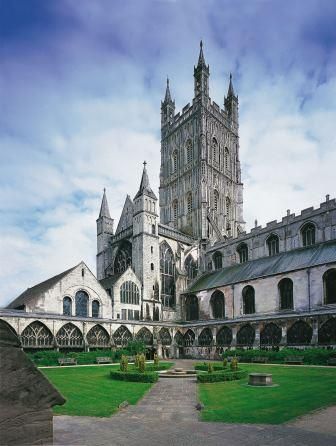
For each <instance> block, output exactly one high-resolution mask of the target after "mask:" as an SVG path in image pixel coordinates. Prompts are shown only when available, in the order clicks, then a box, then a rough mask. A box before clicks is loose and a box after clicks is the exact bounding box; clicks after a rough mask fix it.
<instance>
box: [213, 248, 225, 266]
mask: <svg viewBox="0 0 336 446" xmlns="http://www.w3.org/2000/svg"><path fill="white" fill-rule="evenodd" d="M212 258H213V262H214V265H215V269H222V268H223V254H222V253H221V252H220V251H216V252H215V253H214V255H213V256H212Z"/></svg>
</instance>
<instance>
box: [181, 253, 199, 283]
mask: <svg viewBox="0 0 336 446" xmlns="http://www.w3.org/2000/svg"><path fill="white" fill-rule="evenodd" d="M184 267H185V269H186V271H187V276H188V279H189V280H193V279H195V277H196V276H197V271H198V265H197V262H196V260H194V258H193V256H192V255H191V254H189V255H188V257H187V258H186V259H185V262H184Z"/></svg>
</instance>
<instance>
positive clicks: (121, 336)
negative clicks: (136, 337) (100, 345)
mask: <svg viewBox="0 0 336 446" xmlns="http://www.w3.org/2000/svg"><path fill="white" fill-rule="evenodd" d="M132 338H133V336H132V334H131V332H130V331H129V329H128V328H127V327H125V326H124V325H121V326H120V327H119V328H117V330H116V331H115V332H114V334H113V340H114V343H115V345H116V346H117V347H125V346H126V345H127V344H128V342H129V341H131V340H132Z"/></svg>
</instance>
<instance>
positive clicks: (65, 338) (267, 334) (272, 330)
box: [6, 315, 336, 357]
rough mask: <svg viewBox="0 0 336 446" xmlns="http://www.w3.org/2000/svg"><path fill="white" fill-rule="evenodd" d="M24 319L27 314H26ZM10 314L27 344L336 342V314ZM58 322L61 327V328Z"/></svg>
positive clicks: (211, 352) (218, 348)
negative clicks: (142, 317)
mask: <svg viewBox="0 0 336 446" xmlns="http://www.w3.org/2000/svg"><path fill="white" fill-rule="evenodd" d="M22 319H23V318H22ZM22 319H21V329H20V328H19V329H18V326H17V325H18V324H15V323H13V320H10V318H6V321H7V322H8V323H9V324H10V325H11V327H12V328H13V329H14V331H15V332H16V333H17V334H18V336H19V337H20V339H21V342H22V346H23V348H24V349H25V350H28V351H32V350H45V349H59V350H77V351H82V350H90V349H92V350H94V349H109V348H112V349H116V348H122V347H125V346H126V345H127V343H128V342H129V341H130V340H133V339H134V340H138V341H142V342H144V344H145V345H146V347H147V349H148V350H151V351H157V352H158V353H159V355H161V356H162V355H164V356H166V357H178V356H183V355H184V356H190V357H205V356H209V357H215V356H216V354H219V353H221V352H222V351H223V350H225V349H228V348H231V349H234V348H281V347H283V346H292V347H299V348H304V347H307V346H317V345H321V346H333V347H335V346H336V317H330V316H328V315H321V316H320V317H317V318H314V319H312V318H300V319H298V318H296V319H281V320H273V321H267V322H266V321H259V322H258V321H253V322H245V323H243V322H242V323H240V324H237V323H234V324H233V323H231V324H229V323H228V324H225V325H223V324H221V323H218V324H216V325H215V324H211V325H205V324H203V325H196V326H195V325H193V326H189V327H185V326H183V325H182V326H177V325H173V324H171V325H169V326H166V327H162V326H160V325H158V324H156V325H154V324H153V325H148V324H145V323H143V324H141V323H138V324H137V325H135V324H130V323H127V324H124V325H120V324H118V325H117V324H115V323H113V322H112V323H104V322H102V323H101V324H97V323H96V324H95V323H93V322H92V323H89V322H85V323H84V324H80V323H78V321H73V322H67V321H55V320H54V321H52V320H50V319H46V320H34V321H31V322H29V323H27V324H26V325H24V324H22ZM57 325H58V326H59V328H56V327H57Z"/></svg>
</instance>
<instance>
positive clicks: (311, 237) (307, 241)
mask: <svg viewBox="0 0 336 446" xmlns="http://www.w3.org/2000/svg"><path fill="white" fill-rule="evenodd" d="M315 234H316V228H315V225H314V223H312V222H308V223H305V224H304V225H303V226H302V228H301V238H302V246H303V247H306V246H312V245H315Z"/></svg>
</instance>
